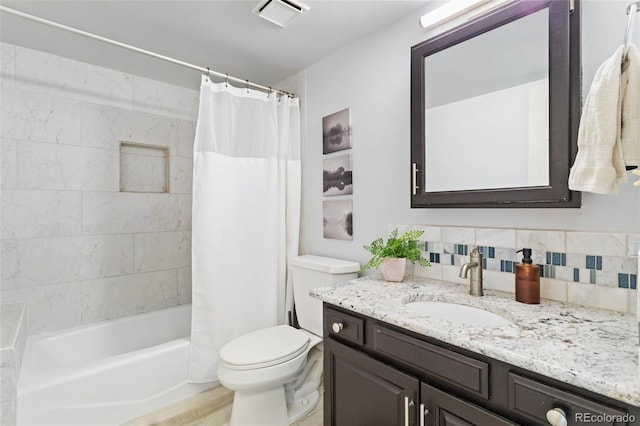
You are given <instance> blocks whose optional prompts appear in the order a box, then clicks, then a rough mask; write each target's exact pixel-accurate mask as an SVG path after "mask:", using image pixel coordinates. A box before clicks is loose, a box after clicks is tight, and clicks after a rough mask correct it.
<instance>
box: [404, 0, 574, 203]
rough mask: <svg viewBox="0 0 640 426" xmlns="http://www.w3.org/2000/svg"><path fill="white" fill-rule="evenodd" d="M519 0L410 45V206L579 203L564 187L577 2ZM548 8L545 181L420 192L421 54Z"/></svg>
mask: <svg viewBox="0 0 640 426" xmlns="http://www.w3.org/2000/svg"><path fill="white" fill-rule="evenodd" d="M569 3H570V2H569V0H550V1H535V0H534V1H526V0H525V1H520V2H517V3H515V4H512V5H509V6H507V7H504V8H502V9H499V10H498V11H496V12H493V13H490V14H489V15H487V16H484V17H482V18H480V19H478V20H476V21H473V22H470V23H467V24H463V25H461V26H459V27H456V28H454V29H452V30H450V31H447V32H445V33H443V34H441V35H438V36H436V37H434V38H431V39H429V40H426V41H424V42H422V43H419V44H417V45H415V46H413V47H412V48H411V163H412V164H411V193H412V195H411V207H412V208H437V207H468V208H476V207H492V208H501V207H516V208H520V207H580V203H581V193H580V192H576V191H571V190H569V188H568V178H569V169H570V167H571V165H572V164H573V160H574V159H575V156H576V152H577V135H578V124H579V119H580V99H581V96H580V89H581V78H580V76H581V71H580V69H581V63H580V61H581V59H580V11H579V0H575V4H574V10H573V11H572V12H570V11H569V7H570V4H569ZM543 8H548V9H549V185H548V186H536V187H522V188H499V189H479V190H462V191H442V192H421V188H420V187H419V186H420V184H419V183H418V182H420V178H423V180H424V175H423V174H422V173H423V171H424V167H425V113H424V111H425V95H424V94H425V87H424V85H425V79H424V62H425V58H426V57H427V56H429V55H432V54H434V53H436V52H439V51H441V50H443V49H446V48H448V47H451V46H453V45H455V44H458V43H460V42H463V41H465V40H468V39H470V38H473V37H475V36H477V35H480V34H483V33H485V32H487V31H490V30H492V29H494V28H497V27H499V26H501V25H504V24H506V23H509V22H512V21H515V20H517V19H520V18H522V17H524V16H527V15H529V14H531V13H534V12H536V11H539V10H541V9H543Z"/></svg>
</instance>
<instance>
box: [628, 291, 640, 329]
mask: <svg viewBox="0 0 640 426" xmlns="http://www.w3.org/2000/svg"><path fill="white" fill-rule="evenodd" d="M639 298H640V297H638V290H637V289H636V290H629V313H630V314H632V315H635V316H636V317H637V318H638V322H640V315H638V313H639V311H638V299H639Z"/></svg>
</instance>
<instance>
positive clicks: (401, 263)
mask: <svg viewBox="0 0 640 426" xmlns="http://www.w3.org/2000/svg"><path fill="white" fill-rule="evenodd" d="M406 268H407V259H405V258H398V259H396V258H389V259H385V260H383V261H382V265H380V271H381V272H382V277H383V278H384V280H385V281H391V282H396V283H399V282H401V281H402V280H403V278H404V272H405V270H406Z"/></svg>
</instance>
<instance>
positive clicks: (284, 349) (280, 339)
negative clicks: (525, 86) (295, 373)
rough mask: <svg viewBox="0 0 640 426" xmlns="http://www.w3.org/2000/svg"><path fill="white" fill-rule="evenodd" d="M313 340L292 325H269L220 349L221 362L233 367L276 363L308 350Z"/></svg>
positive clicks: (238, 368)
mask: <svg viewBox="0 0 640 426" xmlns="http://www.w3.org/2000/svg"><path fill="white" fill-rule="evenodd" d="M309 344H310V338H309V336H308V335H307V334H306V333H303V332H300V330H298V329H295V328H293V327H290V326H288V325H279V326H276V327H270V328H265V329H261V330H257V331H254V332H251V333H248V334H245V335H242V336H240V337H237V338H235V339H233V340H231V341H230V342H229V343H227V344H226V345H224V347H223V348H222V349H221V350H220V364H222V365H223V366H224V367H226V368H228V369H230V370H254V369H258V368H266V367H272V366H274V365H278V364H282V363H284V362H287V361H289V360H292V359H294V358H296V357H298V356H300V355H301V354H303V353H305V352H306V351H307V350H308V348H309Z"/></svg>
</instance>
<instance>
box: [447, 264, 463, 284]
mask: <svg viewBox="0 0 640 426" xmlns="http://www.w3.org/2000/svg"><path fill="white" fill-rule="evenodd" d="M459 274H460V266H457V265H442V280H443V281H449V282H452V283H457V284H466V285H470V283H469V279H468V278H467V279H464V278H460V277H459Z"/></svg>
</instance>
